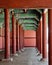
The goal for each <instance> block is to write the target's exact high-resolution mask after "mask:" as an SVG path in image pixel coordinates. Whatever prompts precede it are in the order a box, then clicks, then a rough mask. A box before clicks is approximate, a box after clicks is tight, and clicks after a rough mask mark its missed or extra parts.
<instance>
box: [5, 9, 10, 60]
mask: <svg viewBox="0 0 52 65" xmlns="http://www.w3.org/2000/svg"><path fill="white" fill-rule="evenodd" d="M4 12H5V58H6V59H8V58H10V27H9V22H10V18H9V17H10V15H9V9H4Z"/></svg>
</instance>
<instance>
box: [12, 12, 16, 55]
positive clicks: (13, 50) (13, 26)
mask: <svg viewBox="0 0 52 65" xmlns="http://www.w3.org/2000/svg"><path fill="white" fill-rule="evenodd" d="M12 53H13V54H16V20H15V17H14V13H12Z"/></svg>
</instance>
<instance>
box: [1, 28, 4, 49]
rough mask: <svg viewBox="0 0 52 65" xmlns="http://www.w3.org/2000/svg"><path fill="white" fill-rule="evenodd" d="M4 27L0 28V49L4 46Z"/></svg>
mask: <svg viewBox="0 0 52 65" xmlns="http://www.w3.org/2000/svg"><path fill="white" fill-rule="evenodd" d="M4 38H5V36H4V28H0V49H4V47H5V40H4Z"/></svg>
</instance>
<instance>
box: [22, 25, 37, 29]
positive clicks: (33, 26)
mask: <svg viewBox="0 0 52 65" xmlns="http://www.w3.org/2000/svg"><path fill="white" fill-rule="evenodd" d="M21 26H22V27H35V28H37V26H36V25H34V24H22V25H21Z"/></svg>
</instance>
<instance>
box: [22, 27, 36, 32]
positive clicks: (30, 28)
mask: <svg viewBox="0 0 52 65" xmlns="http://www.w3.org/2000/svg"><path fill="white" fill-rule="evenodd" d="M23 29H24V30H35V31H36V28H34V27H23Z"/></svg>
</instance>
